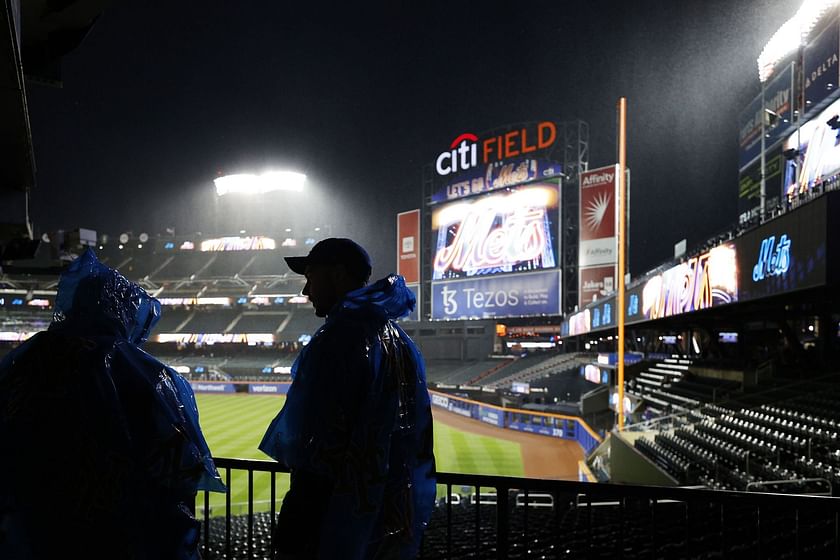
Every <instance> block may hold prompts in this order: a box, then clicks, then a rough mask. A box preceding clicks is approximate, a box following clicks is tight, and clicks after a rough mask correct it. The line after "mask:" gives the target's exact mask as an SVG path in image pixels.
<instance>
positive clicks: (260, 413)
mask: <svg viewBox="0 0 840 560" xmlns="http://www.w3.org/2000/svg"><path fill="white" fill-rule="evenodd" d="M196 401H197V402H198V411H199V419H200V422H201V428H202V430H203V431H204V437H205V438H206V439H207V444H208V445H209V446H210V451H211V452H212V453H213V455H214V456H216V457H235V458H241V459H269V457H268V456H266V455H265V454H263V452H262V451H260V450H258V449H257V445H258V444H259V442H260V440H261V439H262V436H263V434H264V433H265V430H266V428H267V427H268V424H269V422H271V420H272V419H273V418H274V416H275V415H276V414H277V413H278V412H279V411H280V409H281V408H282V406H283V403H284V402H285V398H284V397H278V396H270V395H212V394H197V395H196ZM434 430H435V459H436V461H437V468H438V470H440V471H448V472H462V473H471V474H498V475H508V476H522V475H523V468H522V454H521V452H520V449H519V444H517V443H514V442H510V441H504V440H499V439H495V438H489V437H484V436H479V435H475V434H470V433H467V432H464V431H461V430H456V429H453V428H450V427H449V426H446V425H444V424H441V423H440V422H435V425H434ZM220 474H221V475H222V480H225V478H226V475H225V472H224V471H221V472H220ZM270 480H271V479H270V476H269V474H268V473H254V509H255V511H265V510H268V509H270V507H271V506H270V501H271V489H270ZM228 488H229V490H230V502H231V513H232V514H233V515H239V514H243V513H247V511H248V476H247V473H245V472H239V471H233V472H231V481H230V483H229V484H228ZM288 488H289V475H287V474H278V475H277V478H276V497H277V507H278V509H279V507H280V502H281V501H282V499H283V495H284V494H285V493H286V490H288ZM442 488H443V487H439V488H438V491H439V493H440V492H441V489H442ZM455 490H456V489H453V491H455ZM444 492H445V491H444ZM203 503H204V495H203V493H200V494H199V496H198V503H197V506H198V507H197V510H198V511H199V515H201V513H200V512H201V509H202V508H203ZM210 508H211V512H212V513H211V515H214V516H215V515H224V513H225V495H224V494H215V493H212V494H210Z"/></svg>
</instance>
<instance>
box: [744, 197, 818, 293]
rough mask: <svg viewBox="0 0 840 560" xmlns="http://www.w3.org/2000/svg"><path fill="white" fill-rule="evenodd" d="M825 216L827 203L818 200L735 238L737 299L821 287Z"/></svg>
mask: <svg viewBox="0 0 840 560" xmlns="http://www.w3.org/2000/svg"><path fill="white" fill-rule="evenodd" d="M826 216H827V199H826V198H825V197H820V198H818V199H817V200H814V201H813V202H811V203H810V204H805V205H803V206H800V207H799V208H797V209H795V210H793V211H791V212H789V213H787V214H785V215H783V216H781V217H779V218H777V219H775V220H773V221H771V222H768V223H766V224H764V225H763V226H761V227H759V228H756V229H754V230H752V231H750V232H748V233H746V234H744V235H743V236H742V237H739V238H738V239H737V240H736V244H737V247H738V269H739V277H740V278H739V297H740V299H742V300H752V299H757V298H761V297H767V296H772V295H776V294H781V293H785V292H792V291H795V290H802V289H807V288H813V287H816V286H821V285H823V284H825V283H826V249H827V248H826V239H827V237H828V236H827V235H826Z"/></svg>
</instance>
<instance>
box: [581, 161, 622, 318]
mask: <svg viewBox="0 0 840 560" xmlns="http://www.w3.org/2000/svg"><path fill="white" fill-rule="evenodd" d="M617 179H618V166H617V165H610V166H607V167H601V168H598V169H593V170H591V171H586V172H584V173H581V174H580V216H579V223H580V227H579V231H580V243H579V254H578V271H579V272H578V278H579V282H580V286H579V292H578V293H579V301H578V305H580V306H581V307H582V306H584V305H586V304H587V303H590V302H592V301H593V300H595V299H598V297H601V296H602V295H604V294H605V293H606V292H607V291H611V290H612V289H613V283H614V282H615V276H616V271H615V267H616V264H617V262H618V253H617V250H616V221H617V217H618V214H617V205H616V193H617V192H618V189H617Z"/></svg>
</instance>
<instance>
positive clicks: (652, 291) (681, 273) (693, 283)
mask: <svg viewBox="0 0 840 560" xmlns="http://www.w3.org/2000/svg"><path fill="white" fill-rule="evenodd" d="M735 301H738V260H737V256H736V252H735V245H734V244H733V243H725V244H723V245H719V246H717V247H715V248H714V249H712V250H711V251H708V252H706V253H703V254H701V255H698V256H696V257H692V258H690V259H687V260H686V261H685V262H683V263H680V264H678V265H677V266H674V267H671V268H669V269H668V270H666V271H665V272H663V273H662V274H657V275H656V276H653V277H652V278H650V279H649V280H648V281H647V282H646V283H645V286H644V288H643V289H642V313H643V314H644V316H645V318H647V319H660V318H662V317H671V316H672V315H679V314H681V313H690V312H692V311H700V310H702V309H708V308H710V307H715V306H717V305H723V304H727V303H733V302H735Z"/></svg>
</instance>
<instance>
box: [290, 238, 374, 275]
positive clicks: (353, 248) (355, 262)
mask: <svg viewBox="0 0 840 560" xmlns="http://www.w3.org/2000/svg"><path fill="white" fill-rule="evenodd" d="M284 258H285V260H286V264H288V265H289V268H290V269H292V272H296V273H298V274H304V273H305V272H306V267H307V266H310V265H315V264H343V265H345V266H347V267H348V268H349V269H350V270H351V271H353V272H358V273H359V275H362V276H364V279H365V280H367V279H368V278H369V277H370V271H371V264H370V255H368V253H367V251H365V249H364V247H362V246H361V245H359V244H358V243H356V242H355V241H353V240H352V239H347V238H345V237H330V238H328V239H324V240H321V241H319V242H318V243H316V244H315V246H314V247H312V250H311V251H309V254H308V255H306V256H305V257H284Z"/></svg>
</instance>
